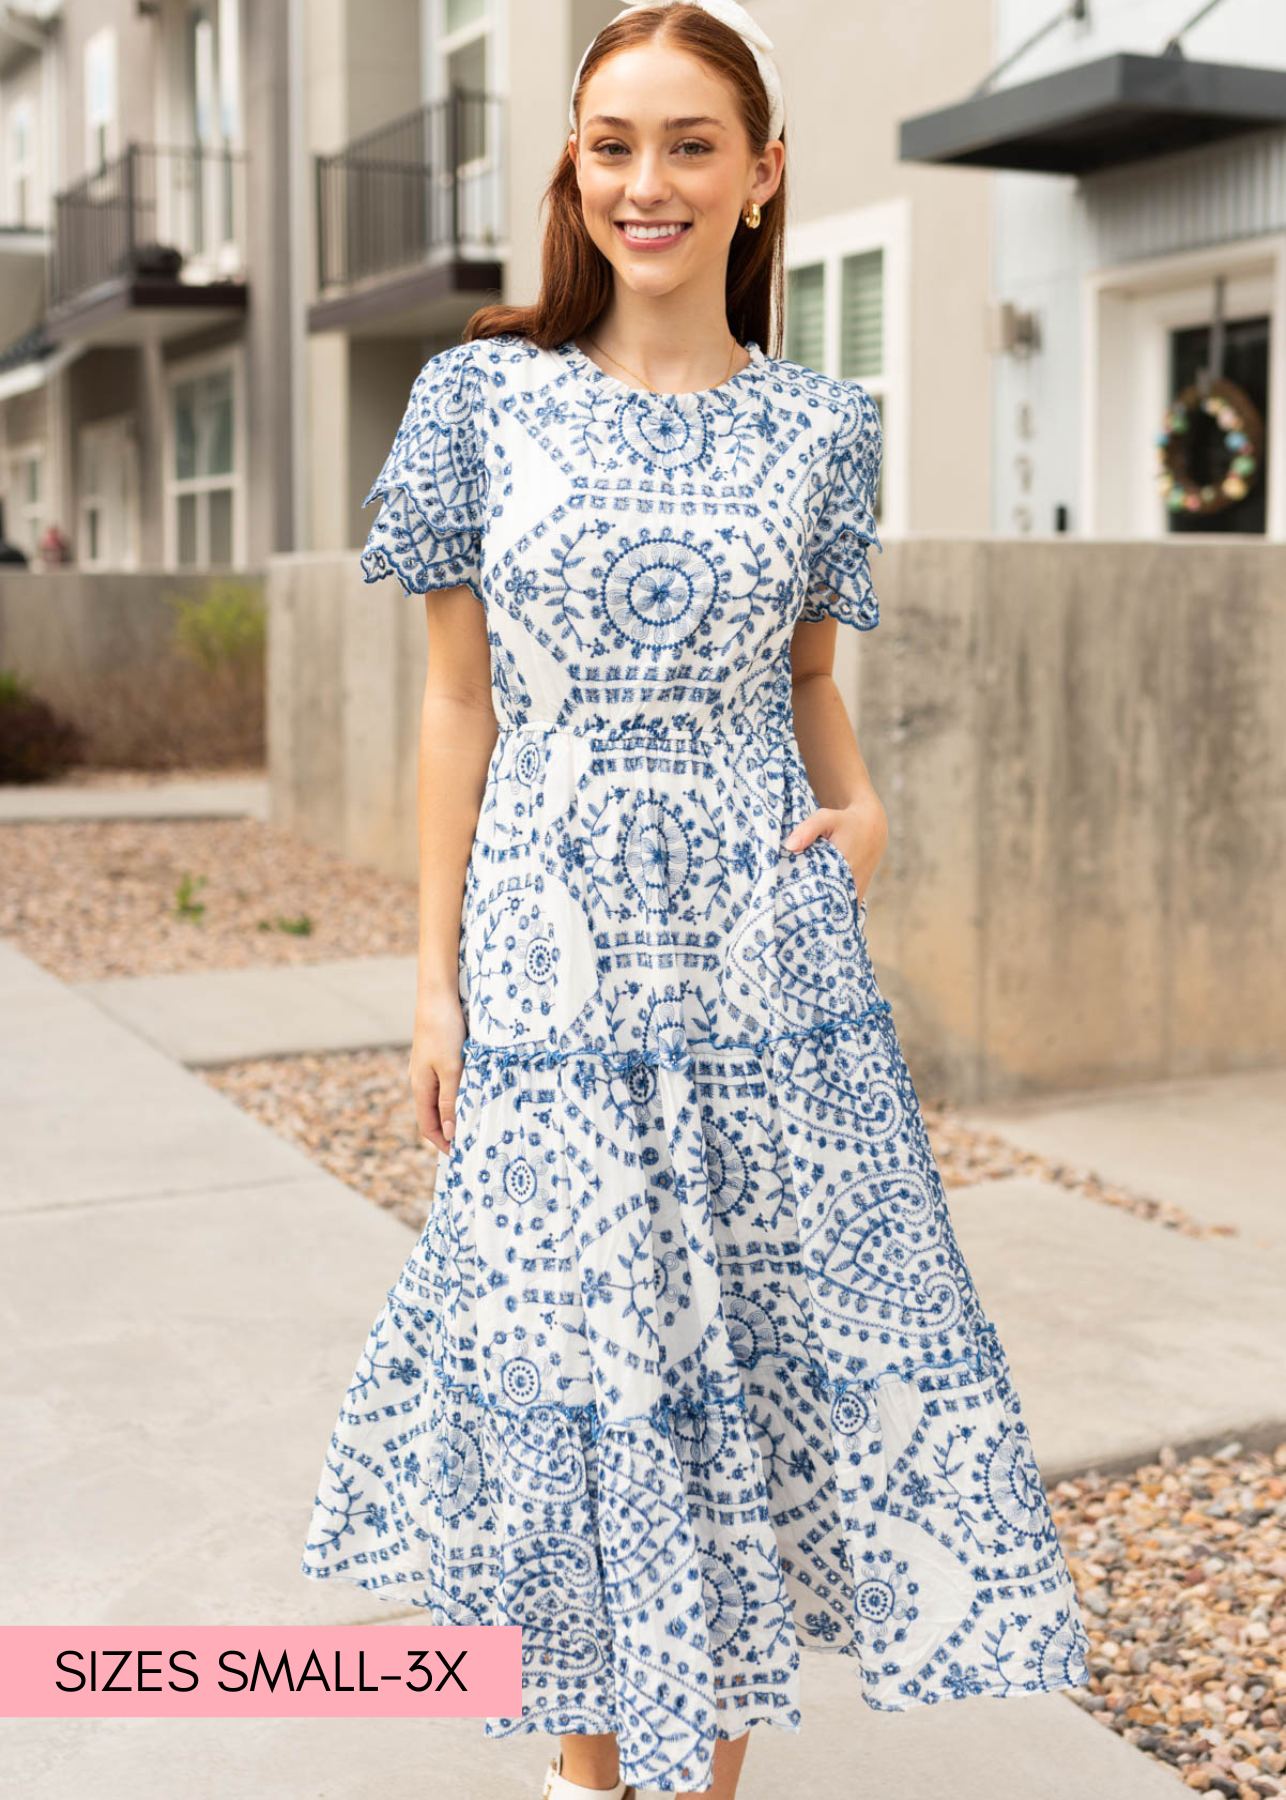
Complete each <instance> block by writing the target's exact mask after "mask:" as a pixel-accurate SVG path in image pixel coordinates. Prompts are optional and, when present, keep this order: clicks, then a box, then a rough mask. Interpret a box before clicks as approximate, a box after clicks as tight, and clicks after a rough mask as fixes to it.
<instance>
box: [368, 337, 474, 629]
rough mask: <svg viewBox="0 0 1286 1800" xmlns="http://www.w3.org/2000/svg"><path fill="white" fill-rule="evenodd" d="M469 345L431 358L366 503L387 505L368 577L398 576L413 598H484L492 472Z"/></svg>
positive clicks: (378, 522) (375, 533)
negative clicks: (439, 593) (438, 594)
mask: <svg viewBox="0 0 1286 1800" xmlns="http://www.w3.org/2000/svg"><path fill="white" fill-rule="evenodd" d="M470 351H471V346H470V345H469V344H468V343H464V344H453V345H452V346H451V348H450V349H449V350H442V351H440V352H439V353H438V355H437V356H432V357H430V358H429V360H428V362H426V363H425V365H424V367H423V368H422V369H421V370H420V373H419V374H418V375H417V376H416V378H415V381H414V384H413V385H412V388H411V395H410V398H409V400H408V401H407V405H406V411H405V413H404V414H403V415H402V423H401V424H400V425H399V426H398V430H397V436H396V437H395V438H394V439H393V447H392V449H391V450H390V451H389V453H388V456H387V457H386V458H385V461H384V467H383V468H382V469H381V470H380V472H379V474H378V475H377V476H376V477H375V480H374V483H373V484H372V486H371V491H370V493H369V494H367V496H366V498H365V500H363V501H362V505H363V506H369V505H370V503H371V501H372V500H375V499H381V500H383V502H384V504H383V506H382V507H381V508H380V510H379V512H378V514H377V515H376V518H375V523H374V524H373V525H372V526H371V529H370V533H369V535H368V536H367V539H366V545H365V548H364V549H363V551H362V556H361V567H362V578H363V580H365V581H368V582H369V581H379V580H381V579H382V578H383V577H384V576H385V575H396V576H397V578H398V580H399V581H400V582H401V584H402V586H403V587H404V588H405V589H406V591H407V592H408V593H411V594H427V593H429V592H430V591H431V590H432V589H434V588H447V587H469V588H472V589H473V591H474V593H475V594H476V595H477V596H478V599H479V600H481V599H482V597H483V595H482V517H483V505H484V501H485V497H486V470H485V466H484V463H483V459H482V454H481V444H480V441H479V429H480V420H479V412H480V406H481V399H480V395H481V384H480V381H479V375H478V369H477V366H476V364H475V363H474V361H473V359H472V356H471V354H470Z"/></svg>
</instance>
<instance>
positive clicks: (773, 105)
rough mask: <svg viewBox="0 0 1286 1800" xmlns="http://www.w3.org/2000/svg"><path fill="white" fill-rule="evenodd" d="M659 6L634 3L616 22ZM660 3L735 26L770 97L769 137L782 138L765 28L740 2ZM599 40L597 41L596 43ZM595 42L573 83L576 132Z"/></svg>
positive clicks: (781, 106)
mask: <svg viewBox="0 0 1286 1800" xmlns="http://www.w3.org/2000/svg"><path fill="white" fill-rule="evenodd" d="M657 3H658V0H631V4H630V5H629V6H626V7H623V8H622V10H621V11H620V12H618V13H617V15H616V19H624V18H627V17H628V16H629V14H630V13H632V12H642V11H644V10H646V8H647V7H649V6H653V5H656V4H657ZM660 4H662V5H670V6H674V5H686V6H699V7H700V8H701V10H702V12H708V13H709V14H710V15H711V17H712V18H715V19H721V20H722V21H723V23H724V24H725V25H729V26H731V27H732V29H733V30H734V31H735V32H736V34H737V36H738V37H739V38H742V39H744V40H745V43H746V44H747V46H748V47H749V50H750V54H751V55H752V56H753V57H754V59H755V62H756V64H757V66H758V69H759V74H760V78H761V79H762V81H763V84H764V91H765V93H766V94H767V95H768V108H769V112H770V115H771V116H770V118H769V120H768V136H769V137H770V138H775V137H779V136H780V135H781V128H782V126H783V125H784V124H785V121H786V102H785V99H784V97H783V95H782V91H781V76H780V75H779V74H778V73H777V65H776V63H775V62H774V61H773V59H772V57H771V56H770V55H769V54H768V53H769V51H770V50H771V49H772V39H771V38H770V37H769V36H768V34H767V32H766V31H765V30H764V29H763V27H762V26H760V25H756V23H755V21H754V20H753V19H752V18H751V16H750V14H749V13H748V12H747V11H746V9H745V7H744V6H738V5H737V0H660ZM616 19H612V20H611V21H610V23H611V24H613V25H615V23H616ZM596 41H597V40H594V42H596ZM594 42H591V43H589V44H588V45H587V46H586V48H585V53H584V55H583V56H582V57H581V59H580V61H579V62H578V63H577V65H576V75H575V78H574V80H573V81H572V101H571V105H570V106H569V107H568V109H567V116H568V119H569V120H570V121H571V127H572V130H573V131H575V129H576V89H577V88H578V87H579V86H580V76H581V70H582V69H583V68H584V67H585V57H586V56H588V55H589V53H590V51H591V50H592V49H593V47H594Z"/></svg>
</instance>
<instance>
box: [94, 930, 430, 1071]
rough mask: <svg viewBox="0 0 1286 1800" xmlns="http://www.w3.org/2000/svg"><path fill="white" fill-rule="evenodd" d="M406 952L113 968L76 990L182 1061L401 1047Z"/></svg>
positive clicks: (409, 970) (407, 1018)
mask: <svg viewBox="0 0 1286 1800" xmlns="http://www.w3.org/2000/svg"><path fill="white" fill-rule="evenodd" d="M415 962H416V959H415V957H414V956H362V957H349V958H346V959H343V960H339V961H334V962H321V963H294V964H290V965H287V966H286V967H282V968H272V967H267V968H257V969H222V970H218V969H216V970H199V971H195V972H193V973H190V974H182V975H120V976H114V977H113V978H112V979H111V980H108V981H82V982H78V983H77V984H76V992H77V993H80V994H83V995H84V996H85V998H86V999H87V1000H92V1001H93V1002H94V1004H95V1006H98V1007H101V1008H102V1009H103V1011H104V1012H106V1013H109V1014H110V1015H111V1016H112V1018H114V1019H117V1020H119V1022H120V1023H121V1024H122V1025H127V1026H128V1027H129V1028H130V1030H131V1031H135V1032H137V1033H138V1035H139V1036H140V1037H144V1038H146V1039H147V1041H148V1043H149V1044H155V1045H156V1047H157V1048H158V1049H160V1050H164V1051H165V1053H166V1054H167V1055H168V1056H172V1057H174V1058H175V1060H176V1061H178V1062H181V1063H186V1064H187V1065H188V1066H189V1067H191V1068H197V1067H214V1066H217V1065H218V1064H219V1063H227V1062H240V1061H243V1060H245V1059H247V1058H250V1057H255V1056H290V1055H300V1054H302V1053H304V1052H306V1051H322V1050H372V1049H381V1048H384V1047H386V1046H387V1047H389V1048H394V1049H396V1048H404V1047H407V1046H409V1045H410V1042H411V1022H412V1019H413V1017H414V1013H415Z"/></svg>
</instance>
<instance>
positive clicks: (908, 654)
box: [268, 537, 1286, 1101]
mask: <svg viewBox="0 0 1286 1800" xmlns="http://www.w3.org/2000/svg"><path fill="white" fill-rule="evenodd" d="M876 561H877V563H878V569H877V574H876V582H877V586H878V589H879V593H880V598H881V606H882V614H883V616H882V621H881V624H880V625H879V626H878V627H877V628H876V629H875V630H874V631H871V632H866V633H861V634H858V633H853V632H849V633H847V635H848V636H849V637H850V638H853V639H857V638H858V637H859V636H860V639H861V642H860V646H859V652H860V653H859V654H858V655H857V656H856V658H855V659H854V662H855V665H856V677H855V679H856V683H857V686H856V687H855V688H852V689H848V688H846V690H845V692H846V699H847V700H848V702H849V704H850V706H851V708H852V711H853V713H854V714H855V715H856V716H857V718H858V720H859V726H858V735H859V742H860V744H861V747H862V751H863V754H864V755H865V757H866V760H867V762H868V764H869V766H870V769H871V773H872V777H873V779H874V782H875V786H876V789H877V791H878V792H879V794H880V795H881V798H882V799H883V801H884V805H885V808H886V811H887V813H888V816H889V825H890V840H889V845H888V848H887V850H886V852H885V855H884V858H883V859H882V861H881V864H880V867H879V869H878V871H877V873H876V876H875V879H874V881H873V883H872V885H871V889H870V893H869V896H868V898H869V902H870V911H869V919H868V938H869V942H870V945H871V949H872V952H873V954H874V957H875V962H876V969H877V973H878V975H879V978H880V982H881V985H882V987H883V989H884V991H885V994H886V995H887V997H888V998H889V1000H890V1001H891V1003H892V1004H893V1007H894V1012H895V1017H896V1020H897V1023H898V1026H899V1029H900V1032H901V1035H902V1038H903V1042H904V1045H905V1048H906V1050H907V1056H908V1060H909V1062H910V1064H911V1067H912V1071H913V1074H914V1075H915V1077H916V1079H917V1082H918V1083H921V1084H923V1085H924V1087H925V1089H926V1091H928V1092H931V1093H937V1094H942V1095H945V1096H947V1097H950V1098H953V1099H956V1100H958V1101H979V1100H995V1099H1002V1098H1010V1097H1014V1096H1017V1095H1022V1094H1025V1093H1039V1092H1042V1091H1051V1090H1054V1089H1058V1088H1065V1087H1069V1086H1070V1087H1080V1086H1086V1087H1094V1086H1099V1085H1109V1084H1118V1083H1120V1082H1122V1081H1147V1080H1154V1079H1159V1078H1162V1077H1166V1076H1177V1075H1187V1074H1196V1073H1204V1072H1213V1071H1218V1070H1229V1069H1238V1068H1251V1067H1255V1066H1257V1065H1262V1064H1266V1063H1270V1062H1272V1061H1274V1060H1275V1059H1277V1058H1279V1057H1280V1052H1281V1045H1282V1044H1283V1043H1286V883H1284V882H1283V881H1282V875H1281V872H1282V868H1283V863H1284V862H1286V714H1284V713H1283V710H1282V706H1281V694H1282V691H1283V686H1284V685H1286V548H1281V547H1274V546H1266V545H1254V544H1239V545H1228V544H1226V543H1219V542H1214V541H1212V542H1208V543H1201V544H1198V543H1195V542H1187V543H1183V544H1177V543H1175V544H1159V545H1139V544H1133V543H1129V544H1118V543H1098V544H1095V543H1072V542H1065V541H1057V540H1040V541H1035V542H1017V541H1013V542H1007V543H997V542H988V541H986V540H985V539H942V538H933V537H919V538H913V539H910V540H906V541H903V542H900V543H898V544H896V545H891V546H890V547H889V548H888V549H887V550H886V552H885V554H884V555H883V556H882V557H879V558H877V559H876ZM268 595H269V607H270V634H269V635H270V656H269V720H268V732H269V753H270V773H271V795H272V816H273V820H274V822H275V823H276V824H279V825H281V826H283V827H285V828H286V829H287V830H290V831H294V832H298V833H299V834H300V835H301V836H303V837H305V838H308V839H309V840H310V841H312V842H315V843H319V844H324V845H325V846H327V847H328V848H330V849H332V850H335V851H337V852H340V853H342V854H344V855H348V856H352V857H355V858H356V859H358V860H359V861H363V862H368V863H371V864H373V865H375V866H377V867H379V868H383V869H387V870H389V871H391V872H393V873H395V874H398V875H401V876H404V877H406V878H408V879H412V880H413V879H415V877H416V873H417V867H416V865H417V855H416V842H415V799H414V796H415V762H416V740H417V733H418V717H419V703H420V694H421V690H422V685H423V680H424V670H425V643H424V640H425V631H424V617H423V608H422V606H421V605H420V602H419V601H418V599H416V598H414V597H410V596H407V595H405V594H403V593H402V592H401V591H400V589H399V588H398V587H397V586H396V584H395V583H393V582H391V581H389V582H383V583H377V584H373V585H363V583H362V582H361V579H360V573H359V571H358V570H357V568H356V565H355V559H354V558H353V557H352V556H351V555H345V556H313V557H284V558H282V557H277V558H273V559H272V561H271V563H270V564H269V573H268Z"/></svg>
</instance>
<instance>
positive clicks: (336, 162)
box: [308, 88, 505, 336]
mask: <svg viewBox="0 0 1286 1800" xmlns="http://www.w3.org/2000/svg"><path fill="white" fill-rule="evenodd" d="M504 116H505V114H504V103H503V100H502V99H501V98H500V97H499V96H497V95H492V94H483V93H470V92H467V91H466V90H464V89H461V88H457V89H455V90H454V91H453V92H452V93H451V94H450V95H449V96H448V97H447V98H446V99H444V100H435V101H431V102H429V103H428V104H427V105H425V106H421V107H417V109H416V110H415V111H414V112H412V113H407V114H405V115H404V116H403V117H402V118H399V119H395V120H393V121H392V123H391V124H388V125H382V126H380V127H379V128H378V129H377V130H375V131H368V132H366V133H364V134H363V135H362V136H361V137H359V138H355V139H354V140H353V142H352V143H350V144H348V145H346V146H345V148H344V149H343V150H340V151H337V152H336V153H335V154H333V155H326V156H318V157H316V158H315V159H314V160H315V169H316V189H315V194H316V209H317V289H318V296H319V298H318V300H317V302H316V304H315V305H313V306H312V307H311V308H310V311H309V319H308V322H309V328H310V329H311V330H313V331H338V330H342V331H348V332H350V333H353V334H354V335H357V336H392V335H398V334H406V333H413V332H450V331H453V330H456V329H458V328H459V327H460V326H461V325H462V324H463V323H464V320H465V319H466V318H467V317H468V315H469V313H471V312H473V311H474V310H475V308H476V307H477V306H478V305H479V304H481V303H482V302H483V301H484V300H485V299H486V297H487V296H488V295H494V296H495V297H496V298H497V299H498V298H499V297H500V290H501V282H502V257H503V238H504V229H505V227H504V214H505V207H504V193H503V181H502V169H503V155H502V131H503V126H504Z"/></svg>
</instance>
